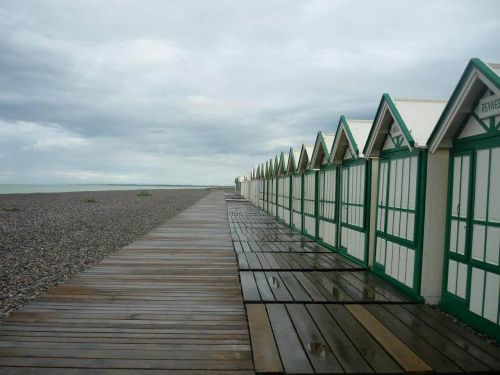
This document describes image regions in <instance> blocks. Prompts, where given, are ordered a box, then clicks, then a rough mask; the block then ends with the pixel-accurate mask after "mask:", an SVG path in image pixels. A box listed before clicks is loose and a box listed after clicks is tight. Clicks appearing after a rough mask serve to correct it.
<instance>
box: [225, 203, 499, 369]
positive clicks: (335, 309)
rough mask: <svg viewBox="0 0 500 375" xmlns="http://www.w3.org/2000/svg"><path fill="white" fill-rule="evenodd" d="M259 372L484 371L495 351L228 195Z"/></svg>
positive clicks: (494, 365)
mask: <svg viewBox="0 0 500 375" xmlns="http://www.w3.org/2000/svg"><path fill="white" fill-rule="evenodd" d="M228 214H229V223H230V227H231V233H232V238H233V241H234V243H235V250H236V252H237V256H238V263H239V267H240V277H241V283H242V289H243V296H244V299H245V306H246V309H247V314H248V323H249V327H250V335H251V340H252V351H253V358H254V364H255V370H256V372H257V373H287V374H321V373H322V374H329V373H406V372H409V373H431V372H437V373H460V372H470V373H482V372H495V371H499V370H500V350H499V348H497V347H494V346H493V345H489V344H487V343H486V342H485V341H484V340H483V339H482V338H479V337H478V336H475V335H474V334H472V333H471V331H469V330H468V329H466V328H464V327H462V326H460V325H458V324H456V323H455V322H454V321H453V320H451V319H450V318H448V317H446V316H444V315H442V314H441V313H439V312H438V311H436V310H434V309H432V308H431V307H429V306H425V305H420V304H416V303H414V302H413V301H412V300H410V299H408V298H407V297H406V296H405V295H403V294H402V293H400V292H399V291H398V290H397V289H395V288H394V287H392V286H391V285H390V284H388V283H386V282H384V281H383V280H381V279H379V278H377V277H375V276H374V275H372V274H371V273H370V272H368V271H367V270H364V269H362V268H360V267H359V266H357V265H356V264H354V263H352V262H350V261H348V260H347V259H345V258H343V257H341V256H339V255H337V254H334V253H331V252H329V251H328V250H326V249H325V248H323V247H321V246H320V245H318V244H315V243H314V242H311V240H310V239H307V238H305V237H303V236H301V235H298V234H297V233H295V232H293V231H291V230H290V229H289V228H288V227H286V226H285V225H282V224H280V223H278V222H277V221H276V220H275V219H274V218H273V217H272V216H270V215H268V214H266V213H265V212H263V211H262V210H260V209H258V208H256V207H255V206H253V205H250V204H249V203H248V202H246V201H244V200H237V199H230V200H228Z"/></svg>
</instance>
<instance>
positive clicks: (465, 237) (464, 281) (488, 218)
mask: <svg viewBox="0 0 500 375" xmlns="http://www.w3.org/2000/svg"><path fill="white" fill-rule="evenodd" d="M499 142H500V139H499V138H498V137H497V138H496V142H492V141H489V142H478V143H477V144H476V145H474V146H470V147H461V148H460V147H457V150H456V151H455V152H454V153H453V154H452V157H451V164H450V188H451V194H450V199H449V200H448V224H447V226H448V227H447V249H446V250H447V251H446V257H445V274H444V279H443V298H442V305H443V307H444V308H445V309H447V310H449V311H450V312H452V313H454V314H455V315H457V316H458V317H459V318H461V319H463V320H466V321H467V322H469V323H470V324H472V325H474V326H476V327H478V328H479V329H481V330H483V331H484V332H487V333H488V334H489V335H490V336H493V337H495V338H496V339H500V309H499V302H500V301H499V300H500V298H499V296H500V267H499V256H500V143H499Z"/></svg>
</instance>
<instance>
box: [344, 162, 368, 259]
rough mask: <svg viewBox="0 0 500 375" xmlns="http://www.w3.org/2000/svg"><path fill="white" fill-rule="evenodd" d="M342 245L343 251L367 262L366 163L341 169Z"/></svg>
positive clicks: (345, 166)
mask: <svg viewBox="0 0 500 375" xmlns="http://www.w3.org/2000/svg"><path fill="white" fill-rule="evenodd" d="M341 171H342V172H341V176H342V179H341V200H340V215H341V216H340V225H341V229H340V245H341V250H342V251H343V252H344V253H346V254H347V255H350V256H352V257H354V258H356V259H358V260H360V261H361V262H363V263H365V262H366V254H365V253H366V240H365V239H366V237H365V224H364V215H365V185H366V184H365V175H366V163H364V162H363V163H356V164H350V165H349V164H347V165H344V166H342V169H341Z"/></svg>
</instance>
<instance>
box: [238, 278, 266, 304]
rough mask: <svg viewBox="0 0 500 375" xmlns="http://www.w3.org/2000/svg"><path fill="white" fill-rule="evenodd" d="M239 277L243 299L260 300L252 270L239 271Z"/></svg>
mask: <svg viewBox="0 0 500 375" xmlns="http://www.w3.org/2000/svg"><path fill="white" fill-rule="evenodd" d="M240 278H241V288H242V290H243V298H244V299H245V301H260V300H261V299H260V294H259V289H258V288H257V284H256V282H255V279H254V276H253V272H250V271H247V272H240Z"/></svg>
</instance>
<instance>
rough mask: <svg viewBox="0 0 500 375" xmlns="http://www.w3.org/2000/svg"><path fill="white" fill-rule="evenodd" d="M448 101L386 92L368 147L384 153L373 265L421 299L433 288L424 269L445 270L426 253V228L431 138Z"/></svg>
mask: <svg viewBox="0 0 500 375" xmlns="http://www.w3.org/2000/svg"><path fill="white" fill-rule="evenodd" d="M445 105H446V101H442V100H420V99H415V100H413V99H393V98H392V97H391V96H390V95H388V94H384V95H383V96H382V99H381V101H380V105H379V107H378V110H377V114H376V116H375V120H374V122H373V125H372V127H371V130H370V134H369V136H368V140H367V142H366V146H365V148H364V151H363V153H364V154H365V157H366V158H374V157H375V158H379V171H378V177H377V209H376V227H375V228H372V230H374V232H375V238H374V244H375V259H374V261H373V267H372V270H373V271H374V272H375V273H377V274H378V275H380V276H381V277H383V278H385V279H386V280H387V281H389V282H390V283H392V284H393V285H395V286H396V287H398V288H400V289H401V290H403V291H404V292H406V293H407V294H408V295H410V296H412V297H414V298H416V299H421V297H425V296H427V295H428V293H433V292H432V291H430V292H429V291H428V290H427V289H426V288H427V286H426V285H425V286H424V288H423V290H421V283H422V271H423V270H425V272H424V273H426V274H427V273H428V274H432V273H434V272H438V273H440V271H439V270H437V269H435V268H436V267H435V263H433V262H434V257H433V255H434V254H426V257H424V254H423V240H424V236H423V233H424V213H425V192H426V174H427V149H426V142H427V139H428V137H429V135H430V133H431V131H432V129H433V128H434V126H435V124H436V122H437V120H438V118H439V116H440V115H441V113H442V111H443V109H444V106H445ZM424 263H425V264H424ZM423 264H424V266H423ZM426 281H428V280H424V283H425V282H426Z"/></svg>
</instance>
